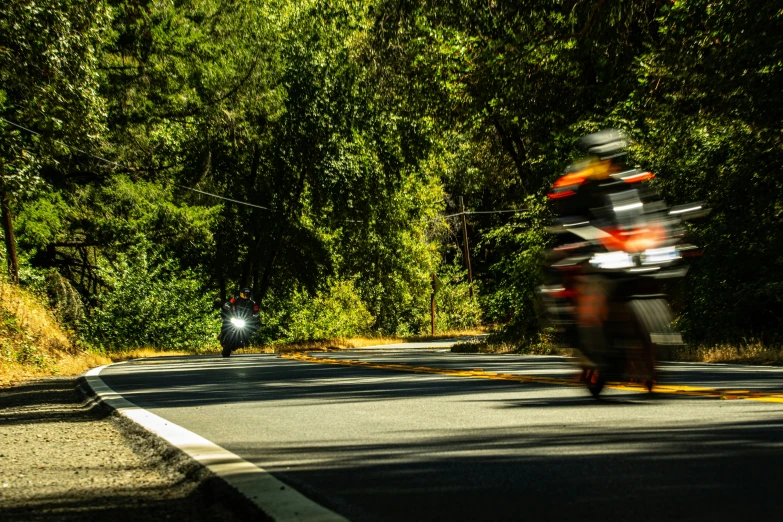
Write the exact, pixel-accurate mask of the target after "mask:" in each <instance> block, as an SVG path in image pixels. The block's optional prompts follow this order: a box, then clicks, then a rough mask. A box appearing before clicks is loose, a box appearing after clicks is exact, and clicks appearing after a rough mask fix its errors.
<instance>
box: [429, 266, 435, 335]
mask: <svg viewBox="0 0 783 522" xmlns="http://www.w3.org/2000/svg"><path fill="white" fill-rule="evenodd" d="M430 319H431V321H432V333H431V334H430V335H432V336H434V335H435V274H432V293H431V294H430Z"/></svg>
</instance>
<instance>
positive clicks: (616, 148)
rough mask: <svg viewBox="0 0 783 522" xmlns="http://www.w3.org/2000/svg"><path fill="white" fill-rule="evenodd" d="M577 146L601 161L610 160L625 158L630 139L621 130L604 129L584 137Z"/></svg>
mask: <svg viewBox="0 0 783 522" xmlns="http://www.w3.org/2000/svg"><path fill="white" fill-rule="evenodd" d="M577 144H578V146H579V148H580V149H582V150H584V151H585V152H587V153H588V154H589V155H590V156H594V157H597V159H599V160H609V159H615V158H618V157H621V156H625V154H626V152H625V149H626V147H628V138H627V137H626V136H625V133H623V132H622V131H621V130H618V129H604V130H601V131H598V132H594V133H592V134H588V135H587V136H582V137H581V138H579V141H578V142H577Z"/></svg>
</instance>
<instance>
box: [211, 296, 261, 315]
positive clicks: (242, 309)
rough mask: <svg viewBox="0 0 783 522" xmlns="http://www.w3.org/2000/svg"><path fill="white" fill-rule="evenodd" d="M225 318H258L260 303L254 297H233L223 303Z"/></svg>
mask: <svg viewBox="0 0 783 522" xmlns="http://www.w3.org/2000/svg"><path fill="white" fill-rule="evenodd" d="M220 315H221V317H222V318H223V320H224V321H225V320H228V319H229V318H231V317H240V318H244V319H257V318H258V305H257V304H256V303H255V301H253V300H252V299H243V298H242V297H238V296H235V297H232V298H231V299H229V300H228V301H226V303H225V304H224V305H223V308H222V309H221V310H220Z"/></svg>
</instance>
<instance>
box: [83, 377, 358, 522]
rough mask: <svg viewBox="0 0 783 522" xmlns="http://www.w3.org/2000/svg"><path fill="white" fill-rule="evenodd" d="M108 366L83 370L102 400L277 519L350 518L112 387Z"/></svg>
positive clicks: (318, 521) (321, 521)
mask: <svg viewBox="0 0 783 522" xmlns="http://www.w3.org/2000/svg"><path fill="white" fill-rule="evenodd" d="M109 366H112V365H110V364H107V365H104V366H99V367H97V368H93V369H92V370H89V371H87V372H86V373H85V374H84V379H85V380H86V381H87V385H88V386H89V387H90V388H91V389H92V391H93V392H94V393H95V395H96V396H97V397H98V398H99V399H100V400H101V401H103V402H104V403H106V404H107V405H108V406H109V407H110V408H112V409H114V410H116V411H117V413H119V414H120V415H122V416H123V417H125V418H127V419H130V420H131V421H133V422H135V423H136V424H138V425H140V426H141V427H143V428H144V429H146V430H147V431H150V432H152V433H154V434H155V435H157V436H158V437H160V438H162V439H164V440H165V441H166V442H168V443H169V444H171V445H172V446H174V447H176V448H178V449H180V450H181V451H182V452H184V453H185V454H186V455H188V456H189V457H190V458H192V459H193V460H195V461H196V462H198V463H199V464H201V465H202V466H204V467H205V468H207V469H209V470H210V471H211V472H212V473H214V474H215V475H217V476H218V477H220V478H221V479H223V480H224V481H226V482H227V483H228V484H229V485H231V486H233V487H234V488H236V489H237V490H238V491H239V492H240V493H241V494H242V495H244V496H245V497H247V498H248V499H249V500H250V501H251V502H253V503H254V504H255V505H256V506H258V507H259V508H260V509H261V510H262V511H263V512H264V513H266V514H267V515H269V516H270V517H271V518H272V519H274V520H275V521H276V522H304V521H308V522H310V521H313V522H348V520H347V519H346V518H344V517H342V516H341V515H338V514H337V513H335V512H333V511H331V510H329V509H327V508H325V507H323V506H321V505H319V504H316V503H315V502H313V501H312V500H310V499H309V498H307V497H305V496H304V495H302V494H301V493H299V492H298V491H296V490H295V489H293V488H291V487H290V486H288V485H287V484H284V483H283V482H280V481H279V480H277V479H276V478H274V477H273V476H272V475H271V474H270V473H269V472H268V471H266V470H264V469H263V468H260V467H258V466H256V465H255V464H252V463H250V462H248V461H246V460H245V459H243V458H242V457H240V456H239V455H236V454H234V453H231V452H230V451H228V450H227V449H225V448H222V447H220V446H218V445H217V444H215V443H213V442H210V441H209V440H207V439H205V438H204V437H202V436H200V435H197V434H195V433H193V432H192V431H190V430H187V429H185V428H183V427H182V426H178V425H176V424H174V423H172V422H169V421H167V420H166V419H164V418H162V417H159V416H157V415H155V414H154V413H152V412H149V411H147V410H145V409H143V408H140V407H138V406H136V405H135V404H133V403H132V402H130V401H129V400H127V399H126V398H124V397H123V396H122V395H120V394H119V393H117V392H115V391H114V390H112V389H111V388H110V387H109V386H108V385H107V384H106V383H105V382H103V380H102V379H101V378H100V377H99V374H100V373H101V371H103V370H104V369H105V368H107V367H109Z"/></svg>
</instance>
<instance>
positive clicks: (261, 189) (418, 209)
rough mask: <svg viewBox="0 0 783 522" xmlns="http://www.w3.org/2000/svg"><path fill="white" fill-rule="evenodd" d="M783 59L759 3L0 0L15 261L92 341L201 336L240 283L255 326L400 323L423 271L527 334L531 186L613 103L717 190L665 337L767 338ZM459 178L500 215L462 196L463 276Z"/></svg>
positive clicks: (679, 184) (781, 151) (775, 306)
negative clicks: (674, 326)
mask: <svg viewBox="0 0 783 522" xmlns="http://www.w3.org/2000/svg"><path fill="white" fill-rule="evenodd" d="M782 64H783V11H781V10H780V9H779V8H778V7H776V6H775V4H774V3H764V4H758V5H755V4H754V5H751V4H743V3H738V2H729V1H720V0H717V1H715V0H711V1H709V2H708V1H706V0H694V1H690V2H671V1H663V0H644V1H639V2H623V1H621V0H599V1H595V2H587V1H584V0H535V1H531V2H523V3H520V2H518V1H516V2H512V1H509V0H493V1H491V2H486V1H477V0H449V1H445V0H426V1H424V2H412V1H409V0H373V1H370V2H360V1H356V0H305V1H291V0H274V1H271V2H257V1H252V2H245V1H240V0H220V1H218V0H204V1H198V2H196V1H193V0H183V1H179V2H173V3H160V2H150V1H147V0H142V1H138V0H109V1H107V2H76V1H73V0H9V1H8V2H5V3H4V4H3V7H0V118H2V119H1V120H0V188H2V192H3V194H4V196H3V201H7V202H8V203H7V206H8V215H9V216H11V215H13V217H14V222H13V225H14V229H15V231H16V234H17V243H18V249H19V257H20V278H21V279H22V282H23V283H24V284H28V285H31V286H33V287H34V288H36V289H38V290H39V291H40V292H41V293H42V294H47V295H49V296H50V298H51V299H52V300H53V304H54V305H55V307H58V306H59V307H60V308H61V309H62V310H65V309H66V308H67V309H68V310H74V309H75V308H74V307H73V306H70V307H67V306H66V304H65V303H63V302H61V301H62V300H63V297H62V296H63V295H64V294H63V293H62V292H61V291H60V290H58V288H61V287H62V285H64V284H65V285H68V286H69V288H72V289H73V291H74V292H72V294H73V293H75V295H78V299H79V300H80V302H81V304H82V305H83V306H82V307H81V308H78V307H77V308H78V309H79V310H81V312H79V313H78V314H75V315H74V314H73V313H70V312H69V315H68V320H69V321H70V322H72V323H73V327H74V328H75V329H76V330H77V331H78V332H80V334H82V335H84V336H85V337H88V338H89V339H90V340H91V341H92V342H94V343H95V344H96V345H104V346H106V347H120V346H121V345H123V343H124V344H127V345H143V344H157V345H160V346H162V347H166V346H170V347H182V346H188V345H192V346H196V345H204V344H209V343H210V342H214V341H210V339H212V337H211V336H212V335H213V334H214V328H217V325H218V322H217V319H216V315H215V314H216V312H215V311H214V308H213V307H211V306H210V303H211V302H212V301H219V300H225V299H226V298H227V297H228V296H229V295H230V294H232V293H233V292H234V291H235V290H236V288H237V287H239V286H250V287H252V288H253V290H254V293H255V295H256V298H257V300H258V301H259V302H260V303H261V308H262V313H263V319H264V327H263V328H262V329H261V331H260V335H261V337H262V338H263V339H262V340H264V341H270V340H274V339H279V338H288V339H303V338H308V337H309V338H313V337H322V336H339V335H354V334H357V333H369V332H371V331H375V332H381V333H386V334H408V333H416V332H419V331H420V330H422V329H423V328H425V327H426V325H427V324H428V317H427V314H428V310H429V293H430V291H431V289H430V278H431V274H440V276H441V278H442V279H443V280H444V281H445V282H446V287H447V288H446V290H444V292H442V293H441V294H439V295H438V306H440V307H442V309H443V319H442V322H441V323H439V327H442V328H449V327H466V326H472V325H475V324H477V323H478V322H481V321H484V322H491V323H496V324H499V325H501V326H502V327H503V328H504V329H505V332H506V333H507V335H508V336H509V337H510V338H513V339H515V340H516V341H518V342H520V343H527V342H533V341H534V340H535V339H536V336H537V335H539V334H540V332H541V331H542V328H543V327H544V326H545V325H544V323H543V322H542V318H541V317H540V316H539V314H540V310H539V307H538V305H537V300H536V296H535V288H536V286H537V285H538V284H539V282H540V266H541V254H542V252H544V250H545V249H546V247H547V243H548V241H549V238H548V236H547V234H546V233H545V226H546V223H547V219H548V215H549V210H548V208H547V204H546V198H545V194H546V191H547V189H548V187H549V186H550V184H551V183H552V181H553V180H554V179H555V178H556V177H557V176H558V175H559V174H560V173H561V172H562V170H563V168H565V166H566V165H567V164H568V163H570V162H571V161H572V160H573V159H574V158H575V156H576V154H577V152H576V149H575V147H574V144H575V141H576V139H577V138H578V137H579V136H581V135H583V134H585V133H587V132H591V131H594V130H597V129H600V128H604V127H607V126H612V127H619V128H622V129H624V130H625V131H626V132H628V133H629V135H631V136H632V137H633V147H632V155H633V159H634V161H636V162H638V163H639V164H642V165H644V166H645V167H646V168H650V169H652V170H653V171H654V172H655V173H656V174H657V177H656V180H655V182H656V183H657V185H658V188H659V189H660V190H661V191H662V193H663V194H664V196H665V197H666V198H667V200H668V201H669V202H670V203H684V202H687V201H690V200H703V201H705V202H706V204H707V205H708V206H709V207H711V208H713V209H714V211H713V214H712V216H711V218H710V219H709V220H707V221H706V222H705V223H701V224H698V225H695V226H694V227H693V228H692V230H691V231H690V233H691V234H693V236H694V242H696V243H697V244H699V245H700V246H701V247H703V256H702V257H701V258H699V259H698V260H696V261H695V262H694V263H693V269H692V272H691V275H690V276H689V279H688V280H687V282H686V283H685V284H683V285H681V286H679V287H673V288H671V291H672V294H673V296H674V302H675V305H676V312H677V314H678V321H679V323H680V326H681V328H682V329H683V331H684V333H685V334H686V335H687V336H688V337H689V339H691V340H693V341H696V342H736V341H738V340H743V339H745V340H749V339H754V340H761V341H763V342H767V343H779V342H780V341H781V338H782V337H781V336H782V335H783V322H782V321H783V299H781V297H780V296H781V295H783V294H782V293H781V289H782V288H783V250H781V249H782V248H783V247H781V244H783V237H781V234H783V227H781V226H780V225H781V214H782V213H783V178H781V176H780V175H779V173H778V171H779V170H780V167H781V166H782V165H783V143H782V142H781V136H782V135H783V129H782V128H781V125H782V124H781V122H782V121H783V118H781V111H782V110H783V102H781V99H780V95H779V90H780V88H779V86H780V85H781V80H782V79H783V78H781V75H782V73H781V71H782V70H783V65H782ZM459 197H463V198H464V201H465V204H466V206H467V208H468V210H470V211H474V212H490V211H497V210H503V211H504V212H503V213H494V214H492V213H481V214H470V215H469V216H468V237H469V244H470V246H471V250H472V251H471V258H472V267H473V273H474V279H475V284H474V290H475V297H470V293H469V292H468V291H467V284H468V283H467V281H466V273H465V270H464V268H463V267H464V259H463V256H464V253H463V244H462V237H461V231H460V226H461V221H459V220H457V219H455V218H453V217H452V218H444V217H442V216H444V215H450V214H453V213H455V212H457V211H458V210H459V209H458V208H457V205H458V203H457V202H458V198H459ZM4 212H5V210H4ZM4 215H5V214H4ZM9 219H10V217H9ZM6 234H8V232H6ZM72 294H68V295H72ZM188 303H192V306H189V304H188ZM184 309H188V310H187V313H186V312H184V311H183V310H184ZM63 313H64V312H63ZM139 321H144V323H145V324H146V325H148V327H145V328H144V329H141V330H139V332H138V333H134V331H135V330H134V328H133V326H134V324H135V323H138V322H139ZM183 321H185V322H187V324H188V325H189V326H188V327H187V328H184V327H183V328H179V332H177V330H178V328H177V327H176V325H177V324H182V322H183Z"/></svg>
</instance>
